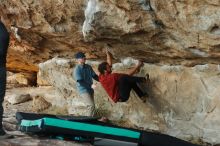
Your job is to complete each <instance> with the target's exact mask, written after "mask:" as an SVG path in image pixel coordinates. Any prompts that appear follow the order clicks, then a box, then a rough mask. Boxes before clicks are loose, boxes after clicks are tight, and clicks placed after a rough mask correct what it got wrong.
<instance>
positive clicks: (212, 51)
mask: <svg viewBox="0 0 220 146" xmlns="http://www.w3.org/2000/svg"><path fill="white" fill-rule="evenodd" d="M219 7H220V3H219V1H218V0H211V1H207V0H204V1H200V0H188V1H186V0H181V1H177V0H167V1H160V0H120V1H118V0H81V1H78V0H66V1H64V0H53V1H52V0H49V1H48V0H41V1H33V0H32V1H30V0H17V1H14V0H1V3H0V15H1V19H2V20H3V21H4V22H5V23H6V24H7V27H8V29H9V30H10V31H11V38H12V39H11V40H12V41H11V47H10V50H9V55H8V56H9V57H8V68H9V69H10V70H18V71H29V72H30V71H33V72H36V71H37V70H38V68H37V64H38V63H40V62H44V61H46V60H48V59H51V58H53V57H55V56H60V57H66V58H72V56H73V54H74V53H75V52H76V51H78V50H81V51H84V52H87V56H88V57H89V58H94V59H99V58H103V57H104V54H103V52H102V48H103V46H104V45H105V44H106V43H110V44H111V45H112V46H113V47H112V52H113V53H114V57H115V59H116V60H120V59H121V58H123V57H127V56H130V57H133V58H139V59H140V58H141V59H143V60H144V61H145V62H148V63H160V64H175V65H184V66H194V65H197V64H206V63H214V64H219V47H220V44H219V42H220V41H219V40H220V17H219V16H220V15H219V14H220V9H219ZM18 62H19V63H18Z"/></svg>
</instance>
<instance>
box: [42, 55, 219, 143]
mask: <svg viewBox="0 0 220 146" xmlns="http://www.w3.org/2000/svg"><path fill="white" fill-rule="evenodd" d="M88 63H91V64H93V66H94V68H96V65H97V62H88ZM134 63H135V61H134V60H132V59H125V60H124V61H123V63H117V64H114V65H113V68H114V71H117V72H125V71H126V69H128V68H129V67H131V66H132V65H133V64H134ZM73 68H74V62H73V61H71V60H67V59H62V58H54V59H52V60H49V61H47V62H46V63H44V64H41V65H40V71H41V73H42V74H41V75H42V77H43V78H44V79H49V82H50V83H51V84H52V85H53V86H54V87H55V88H56V90H57V91H60V92H61V94H62V95H63V97H60V98H66V101H67V104H66V105H67V106H68V107H69V114H74V113H71V111H72V110H71V108H73V109H75V110H74V112H75V111H76V110H77V107H76V106H77V104H74V105H73V104H72V105H71V103H72V101H73V100H75V99H76V98H77V95H76V91H75V89H76V88H75V82H74V80H73V79H72V75H71V72H72V69H73ZM146 73H149V74H150V80H151V83H150V87H149V89H148V92H149V98H148V99H147V102H146V103H143V102H142V101H141V100H140V99H139V98H138V97H137V95H135V93H131V97H130V99H129V100H128V102H126V103H111V102H110V101H109V100H108V96H107V94H106V92H105V91H104V90H103V88H102V87H101V85H100V84H99V83H98V85H97V88H96V89H95V102H96V106H97V110H99V111H101V112H102V114H103V115H105V116H106V117H108V118H109V119H110V120H112V121H115V122H120V123H123V124H124V126H131V127H133V128H140V129H145V130H154V131H159V132H162V133H166V134H169V135H172V136H175V137H178V138H181V139H185V140H190V141H199V140H200V139H201V140H202V141H204V142H208V143H212V144H216V143H220V141H219V139H220V133H219V131H220V126H219V122H220V119H219V116H218V115H219V114H220V104H219V103H220V99H219V88H220V84H219V73H220V68H219V66H218V65H210V64H207V65H197V66H195V67H182V66H167V65H162V66H158V65H153V64H145V65H144V67H143V68H142V69H141V71H140V73H139V74H137V76H143V75H145V74H146ZM57 101H58V100H57ZM75 101H76V100H75ZM58 104H59V103H58Z"/></svg>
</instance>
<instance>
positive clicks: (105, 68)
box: [98, 62, 112, 74]
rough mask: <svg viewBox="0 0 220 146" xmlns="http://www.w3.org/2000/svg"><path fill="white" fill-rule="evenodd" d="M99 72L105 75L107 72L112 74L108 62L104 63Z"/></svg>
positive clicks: (100, 65)
mask: <svg viewBox="0 0 220 146" xmlns="http://www.w3.org/2000/svg"><path fill="white" fill-rule="evenodd" d="M98 71H99V72H100V74H105V73H106V72H107V73H111V72H112V67H111V66H110V65H109V64H108V63H107V62H102V63H100V64H99V66H98Z"/></svg>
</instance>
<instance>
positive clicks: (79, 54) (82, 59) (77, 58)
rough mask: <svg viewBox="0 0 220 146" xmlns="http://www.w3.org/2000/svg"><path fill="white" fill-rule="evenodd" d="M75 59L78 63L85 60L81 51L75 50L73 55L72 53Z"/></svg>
mask: <svg viewBox="0 0 220 146" xmlns="http://www.w3.org/2000/svg"><path fill="white" fill-rule="evenodd" d="M74 57H75V59H76V60H77V62H78V63H79V64H85V62H86V56H85V54H84V53H83V52H77V53H76V54H75V55H74Z"/></svg>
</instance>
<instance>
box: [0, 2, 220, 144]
mask: <svg viewBox="0 0 220 146" xmlns="http://www.w3.org/2000/svg"><path fill="white" fill-rule="evenodd" d="M0 16H1V20H2V21H4V23H5V24H6V26H7V28H8V30H9V31H10V32H11V42H10V49H9V51H8V58H7V61H8V62H7V67H8V70H10V71H12V72H25V73H28V78H27V80H26V81H27V82H29V79H30V78H32V77H33V78H35V80H36V76H37V72H38V70H39V68H40V72H41V75H42V77H44V79H45V80H38V82H39V83H40V84H42V85H45V84H48V83H49V84H51V85H53V86H54V88H56V91H57V92H58V93H59V94H60V96H59V97H60V99H56V100H53V98H52V97H53V96H49V101H51V102H52V105H56V104H62V106H67V107H68V106H69V105H70V106H71V103H72V99H74V98H73V97H76V96H77V95H76V93H75V87H74V84H75V83H74V81H73V80H72V78H71V71H72V70H71V69H72V68H73V67H74V65H75V64H74V62H73V61H72V60H71V59H72V57H73V54H74V53H75V52H76V51H83V52H86V56H87V57H88V58H90V59H95V60H99V59H104V58H105V54H104V53H103V51H102V50H103V47H104V46H106V44H107V43H108V44H111V46H112V47H111V48H109V49H110V51H111V52H112V54H113V56H114V59H115V60H114V61H115V62H119V60H123V58H125V57H127V56H129V57H132V58H136V59H142V60H144V61H145V63H152V64H145V66H144V69H143V70H142V72H141V75H144V74H145V73H146V72H149V73H150V77H151V81H152V83H151V85H152V86H151V88H150V95H151V98H149V99H148V102H147V103H146V104H143V103H141V101H140V100H139V98H138V97H136V96H135V94H132V96H131V98H130V100H129V101H128V102H127V103H119V104H111V103H109V102H108V100H107V95H106V93H105V92H104V90H103V89H102V88H100V86H98V87H97V91H96V104H97V108H98V109H100V111H102V114H104V115H106V116H107V117H108V118H110V119H111V120H115V121H125V122H127V124H130V125H131V126H132V127H139V128H143V129H152V130H156V131H160V132H163V133H167V134H170V135H173V136H176V137H179V138H183V139H187V140H193V139H196V140H198V139H202V140H203V141H206V142H209V143H213V144H215V143H220V141H219V139H220V133H219V131H220V127H219V121H220V119H219V116H218V115H219V114H220V101H219V100H220V99H219V66H218V64H219V63H220V60H219V58H220V52H219V50H220V1H219V0H203V1H201V0H163V1H162V0H65V1H64V0H40V1H34V0H0ZM57 56H58V57H62V58H64V59H58V58H55V59H52V60H49V59H51V58H54V57H57ZM47 60H49V61H47ZM45 61H47V62H46V63H44V64H41V65H39V66H38V64H39V63H42V62H45ZM125 62H126V61H125ZM128 62H130V63H131V64H132V61H128V60H127V63H128ZM127 63H125V64H127ZM173 65H175V66H173ZM124 67H125V68H126V65H120V64H116V65H115V68H116V69H117V70H120V69H123V68H124ZM33 74H34V76H31V75H33ZM29 75H30V76H29ZM39 76H40V75H39ZM19 78H20V79H22V82H23V81H24V80H23V79H24V78H23V77H22V78H21V77H19ZM16 79H18V78H16ZM42 79H43V78H42ZM11 81H12V82H13V83H14V81H15V80H14V78H12V79H11ZM16 82H18V80H16ZM33 84H36V81H33ZM51 94H52V93H51ZM54 94H55V93H54ZM57 95H58V94H56V97H58V96H57ZM49 101H48V102H49ZM59 101H60V102H59ZM68 108H69V107H68ZM71 111H72V110H70V108H69V113H71Z"/></svg>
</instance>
